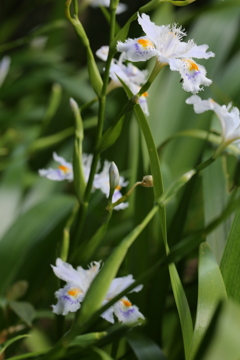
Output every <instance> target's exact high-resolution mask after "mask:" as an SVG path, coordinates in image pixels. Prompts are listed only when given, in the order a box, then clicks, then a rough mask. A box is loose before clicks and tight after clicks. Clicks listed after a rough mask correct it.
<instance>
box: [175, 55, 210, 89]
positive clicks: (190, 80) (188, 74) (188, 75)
mask: <svg viewBox="0 0 240 360" xmlns="http://www.w3.org/2000/svg"><path fill="white" fill-rule="evenodd" d="M169 65H170V69H171V70H173V71H179V72H180V75H181V78H182V80H183V85H182V87H183V89H184V90H185V91H189V92H192V93H193V94H196V93H197V92H199V91H200V90H202V88H201V87H200V86H201V85H205V86H209V85H211V83H212V81H211V80H210V79H208V78H207V77H206V76H205V75H206V69H205V68H204V66H202V65H199V64H196V63H195V61H193V60H190V59H182V60H180V59H172V60H170V63H169Z"/></svg>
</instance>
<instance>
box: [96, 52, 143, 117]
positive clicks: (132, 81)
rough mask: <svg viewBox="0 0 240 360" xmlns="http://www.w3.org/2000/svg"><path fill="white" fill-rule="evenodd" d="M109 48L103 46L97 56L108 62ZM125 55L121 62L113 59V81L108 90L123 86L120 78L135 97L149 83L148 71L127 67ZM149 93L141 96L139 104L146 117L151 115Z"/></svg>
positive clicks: (111, 67)
mask: <svg viewBox="0 0 240 360" xmlns="http://www.w3.org/2000/svg"><path fill="white" fill-rule="evenodd" d="M108 51H109V47H108V46H102V47H101V48H100V49H98V50H97V51H96V55H97V56H98V57H99V58H100V59H101V60H103V61H106V60H107V56H108ZM123 59H124V54H122V55H121V56H120V58H119V60H116V59H113V60H112V63H111V66H110V72H109V76H110V78H111V79H112V81H111V82H110V84H109V87H108V90H112V89H114V88H116V87H120V86H122V84H121V82H120V80H119V78H120V79H121V80H122V81H123V82H124V83H125V84H126V85H127V86H128V87H129V89H130V90H131V92H132V93H133V95H136V94H137V93H138V91H139V90H140V88H141V86H142V85H143V84H145V82H146V81H147V76H148V71H147V70H139V69H138V68H137V67H136V66H134V65H132V64H130V63H128V64H127V65H124V64H123ZM147 96H148V94H147V93H144V94H143V95H142V96H140V98H139V100H138V102H139V104H140V106H141V108H142V110H143V112H144V113H145V114H146V115H149V111H148V105H147V100H146V97H147Z"/></svg>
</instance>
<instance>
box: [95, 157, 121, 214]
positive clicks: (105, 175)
mask: <svg viewBox="0 0 240 360" xmlns="http://www.w3.org/2000/svg"><path fill="white" fill-rule="evenodd" d="M110 166H111V163H110V162H109V161H107V160H106V161H104V165H103V169H102V171H101V172H100V173H99V174H96V175H95V177H94V181H93V186H94V188H95V189H99V190H101V191H102V193H103V194H105V195H106V197H108V196H109V192H110V182H109V168H110ZM127 185H128V181H125V179H124V177H123V176H119V185H118V186H117V187H116V190H115V191H114V193H113V197H112V202H116V201H117V200H118V199H120V198H121V197H122V194H121V192H120V191H119V190H120V189H121V188H122V187H125V186H127ZM126 207H128V203H121V204H119V205H117V206H115V207H114V210H122V209H125V208H126Z"/></svg>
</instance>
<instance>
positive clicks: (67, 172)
mask: <svg viewBox="0 0 240 360" xmlns="http://www.w3.org/2000/svg"><path fill="white" fill-rule="evenodd" d="M92 157H93V156H92V154H83V155H82V163H83V171H84V176H85V180H86V181H88V178H89V175H90V170H91V164H92ZM53 159H54V160H55V161H56V162H58V163H59V165H58V167H57V169H52V168H50V169H41V170H38V173H39V175H40V176H43V177H46V178H47V179H49V180H54V181H62V180H68V181H73V167H72V164H71V163H70V162H67V161H66V160H65V159H64V158H63V157H61V156H58V155H57V153H55V152H54V153H53Z"/></svg>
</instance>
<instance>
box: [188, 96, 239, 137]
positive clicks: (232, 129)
mask: <svg viewBox="0 0 240 360" xmlns="http://www.w3.org/2000/svg"><path fill="white" fill-rule="evenodd" d="M186 103H187V104H192V105H193V107H194V111H195V112H196V113H197V114H201V113H203V112H205V111H208V110H212V111H214V112H215V114H216V115H217V117H218V119H219V121H220V124H221V128H222V138H223V142H227V143H230V142H232V141H234V140H236V139H239V138H240V116H239V109H238V108H237V107H232V105H231V104H228V106H226V105H223V106H220V105H219V104H218V103H216V102H215V101H214V100H212V99H208V100H202V99H201V98H200V97H199V96H197V95H193V96H191V97H190V98H188V99H187V100H186Z"/></svg>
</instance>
